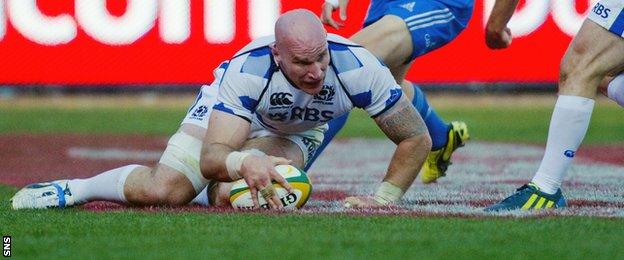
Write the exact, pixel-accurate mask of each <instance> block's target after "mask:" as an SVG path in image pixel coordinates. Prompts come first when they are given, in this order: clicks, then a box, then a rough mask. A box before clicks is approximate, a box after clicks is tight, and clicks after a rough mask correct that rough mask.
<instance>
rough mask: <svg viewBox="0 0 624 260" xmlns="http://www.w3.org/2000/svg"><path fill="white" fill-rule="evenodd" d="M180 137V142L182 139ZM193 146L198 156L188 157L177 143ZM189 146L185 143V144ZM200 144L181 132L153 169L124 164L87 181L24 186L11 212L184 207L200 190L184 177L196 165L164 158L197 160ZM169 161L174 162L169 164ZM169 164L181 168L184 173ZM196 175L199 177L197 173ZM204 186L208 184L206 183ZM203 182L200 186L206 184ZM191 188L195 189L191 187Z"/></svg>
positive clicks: (62, 181)
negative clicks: (102, 204)
mask: <svg viewBox="0 0 624 260" xmlns="http://www.w3.org/2000/svg"><path fill="white" fill-rule="evenodd" d="M181 138H182V139H181ZM184 139H187V140H191V141H190V143H193V142H194V143H195V147H196V148H195V149H194V150H196V151H195V152H196V153H197V156H191V155H189V154H191V153H192V152H191V150H193V149H189V148H179V147H180V146H182V145H186V146H187V147H191V146H189V145H187V144H186V143H184V142H180V140H184ZM187 143H188V142H187ZM200 149H201V141H200V140H199V139H195V138H193V137H191V136H189V135H188V134H186V133H184V132H183V131H180V132H178V133H176V134H175V135H174V136H173V137H172V138H171V139H170V141H169V144H168V146H167V149H166V150H165V152H164V154H163V157H162V158H161V161H160V163H158V164H157V165H156V166H155V167H154V168H150V167H147V166H142V165H136V164H133V165H126V166H122V167H119V168H116V169H112V170H109V171H106V172H103V173H100V174H98V175H96V176H94V177H91V178H87V179H72V180H58V181H52V182H46V183H36V184H31V185H29V186H26V187H25V188H23V189H22V190H20V191H19V192H18V193H16V194H15V196H14V197H13V198H12V199H11V200H12V206H13V208H14V209H23V208H55V207H60V208H64V207H70V206H75V205H80V204H83V203H87V202H90V201H112V202H117V203H121V204H130V205H183V204H186V203H188V202H189V201H190V200H191V199H192V198H193V197H195V195H196V194H197V192H198V191H199V190H201V189H202V188H203V186H201V185H202V183H201V182H199V183H198V184H195V185H194V184H193V183H192V182H191V181H190V178H189V177H188V176H187V175H189V174H193V173H192V172H190V171H189V169H192V168H197V170H199V161H198V160H197V162H196V163H197V166H196V167H193V166H188V164H189V163H190V160H189V161H185V162H181V161H179V160H178V161H177V162H175V159H174V160H171V159H169V160H166V161H163V160H164V159H165V158H183V157H187V158H190V157H197V158H199V152H200ZM171 162H175V164H172V163H171ZM170 165H183V167H184V168H186V169H185V171H186V172H187V173H186V174H185V173H183V172H182V171H181V170H179V169H176V168H173V167H172V166H170ZM195 174H197V175H198V176H200V173H199V171H197V172H196V173H195ZM205 183H207V181H205ZM205 183H203V185H205ZM194 186H197V187H196V188H194Z"/></svg>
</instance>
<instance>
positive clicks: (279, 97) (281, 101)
mask: <svg viewBox="0 0 624 260" xmlns="http://www.w3.org/2000/svg"><path fill="white" fill-rule="evenodd" d="M290 97H292V95H291V94H290V93H284V92H278V93H273V94H272V95H271V105H272V106H288V105H292V103H293V102H292V101H291V100H290V99H289V98H290Z"/></svg>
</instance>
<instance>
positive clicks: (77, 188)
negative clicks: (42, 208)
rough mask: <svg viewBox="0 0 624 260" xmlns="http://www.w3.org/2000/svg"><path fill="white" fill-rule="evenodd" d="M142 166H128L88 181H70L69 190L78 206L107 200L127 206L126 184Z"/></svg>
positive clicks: (101, 174)
mask: <svg viewBox="0 0 624 260" xmlns="http://www.w3.org/2000/svg"><path fill="white" fill-rule="evenodd" d="M137 167H141V165H136V164H132V165H126V166H123V167H120V168H117V169H112V170H110V171H106V172H103V173H100V174H98V175H96V176H93V177H91V178H88V179H73V180H70V181H69V190H70V191H71V192H72V195H73V196H74V198H75V201H76V204H82V203H86V202H89V201H94V200H107V201H114V202H120V203H124V204H127V203H128V201H127V200H126V196H125V195H124V184H125V183H126V178H128V175H130V173H131V172H132V171H133V170H134V169H136V168H137Z"/></svg>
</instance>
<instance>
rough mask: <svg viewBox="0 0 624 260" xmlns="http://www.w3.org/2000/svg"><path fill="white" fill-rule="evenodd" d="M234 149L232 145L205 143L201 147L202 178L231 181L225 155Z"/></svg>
mask: <svg viewBox="0 0 624 260" xmlns="http://www.w3.org/2000/svg"><path fill="white" fill-rule="evenodd" d="M233 151H235V150H234V149H233V148H232V147H229V146H227V145H224V144H219V143H207V144H205V145H204V147H203V151H202V155H203V157H202V158H201V164H200V167H201V172H202V175H203V176H204V178H206V179H209V180H216V181H232V178H231V177H230V175H229V174H228V171H227V167H226V163H225V162H226V159H227V156H228V155H229V154H230V153H231V152H233Z"/></svg>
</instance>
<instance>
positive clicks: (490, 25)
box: [485, 0, 519, 49]
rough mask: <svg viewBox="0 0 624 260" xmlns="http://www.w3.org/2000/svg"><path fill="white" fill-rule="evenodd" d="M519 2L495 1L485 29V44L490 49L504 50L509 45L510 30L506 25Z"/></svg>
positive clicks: (512, 0) (510, 38) (510, 0)
mask: <svg viewBox="0 0 624 260" xmlns="http://www.w3.org/2000/svg"><path fill="white" fill-rule="evenodd" d="M518 1H519V0H496V3H495V4H494V8H492V13H491V14H490V18H489V19H488V22H487V25H486V27H485V44H486V45H487V46H488V47H489V48H490V49H504V48H507V47H509V45H510V44H511V40H512V36H511V30H510V29H509V27H507V23H508V22H509V20H510V19H511V16H512V15H513V13H514V11H515V10H516V6H517V5H518Z"/></svg>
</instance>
